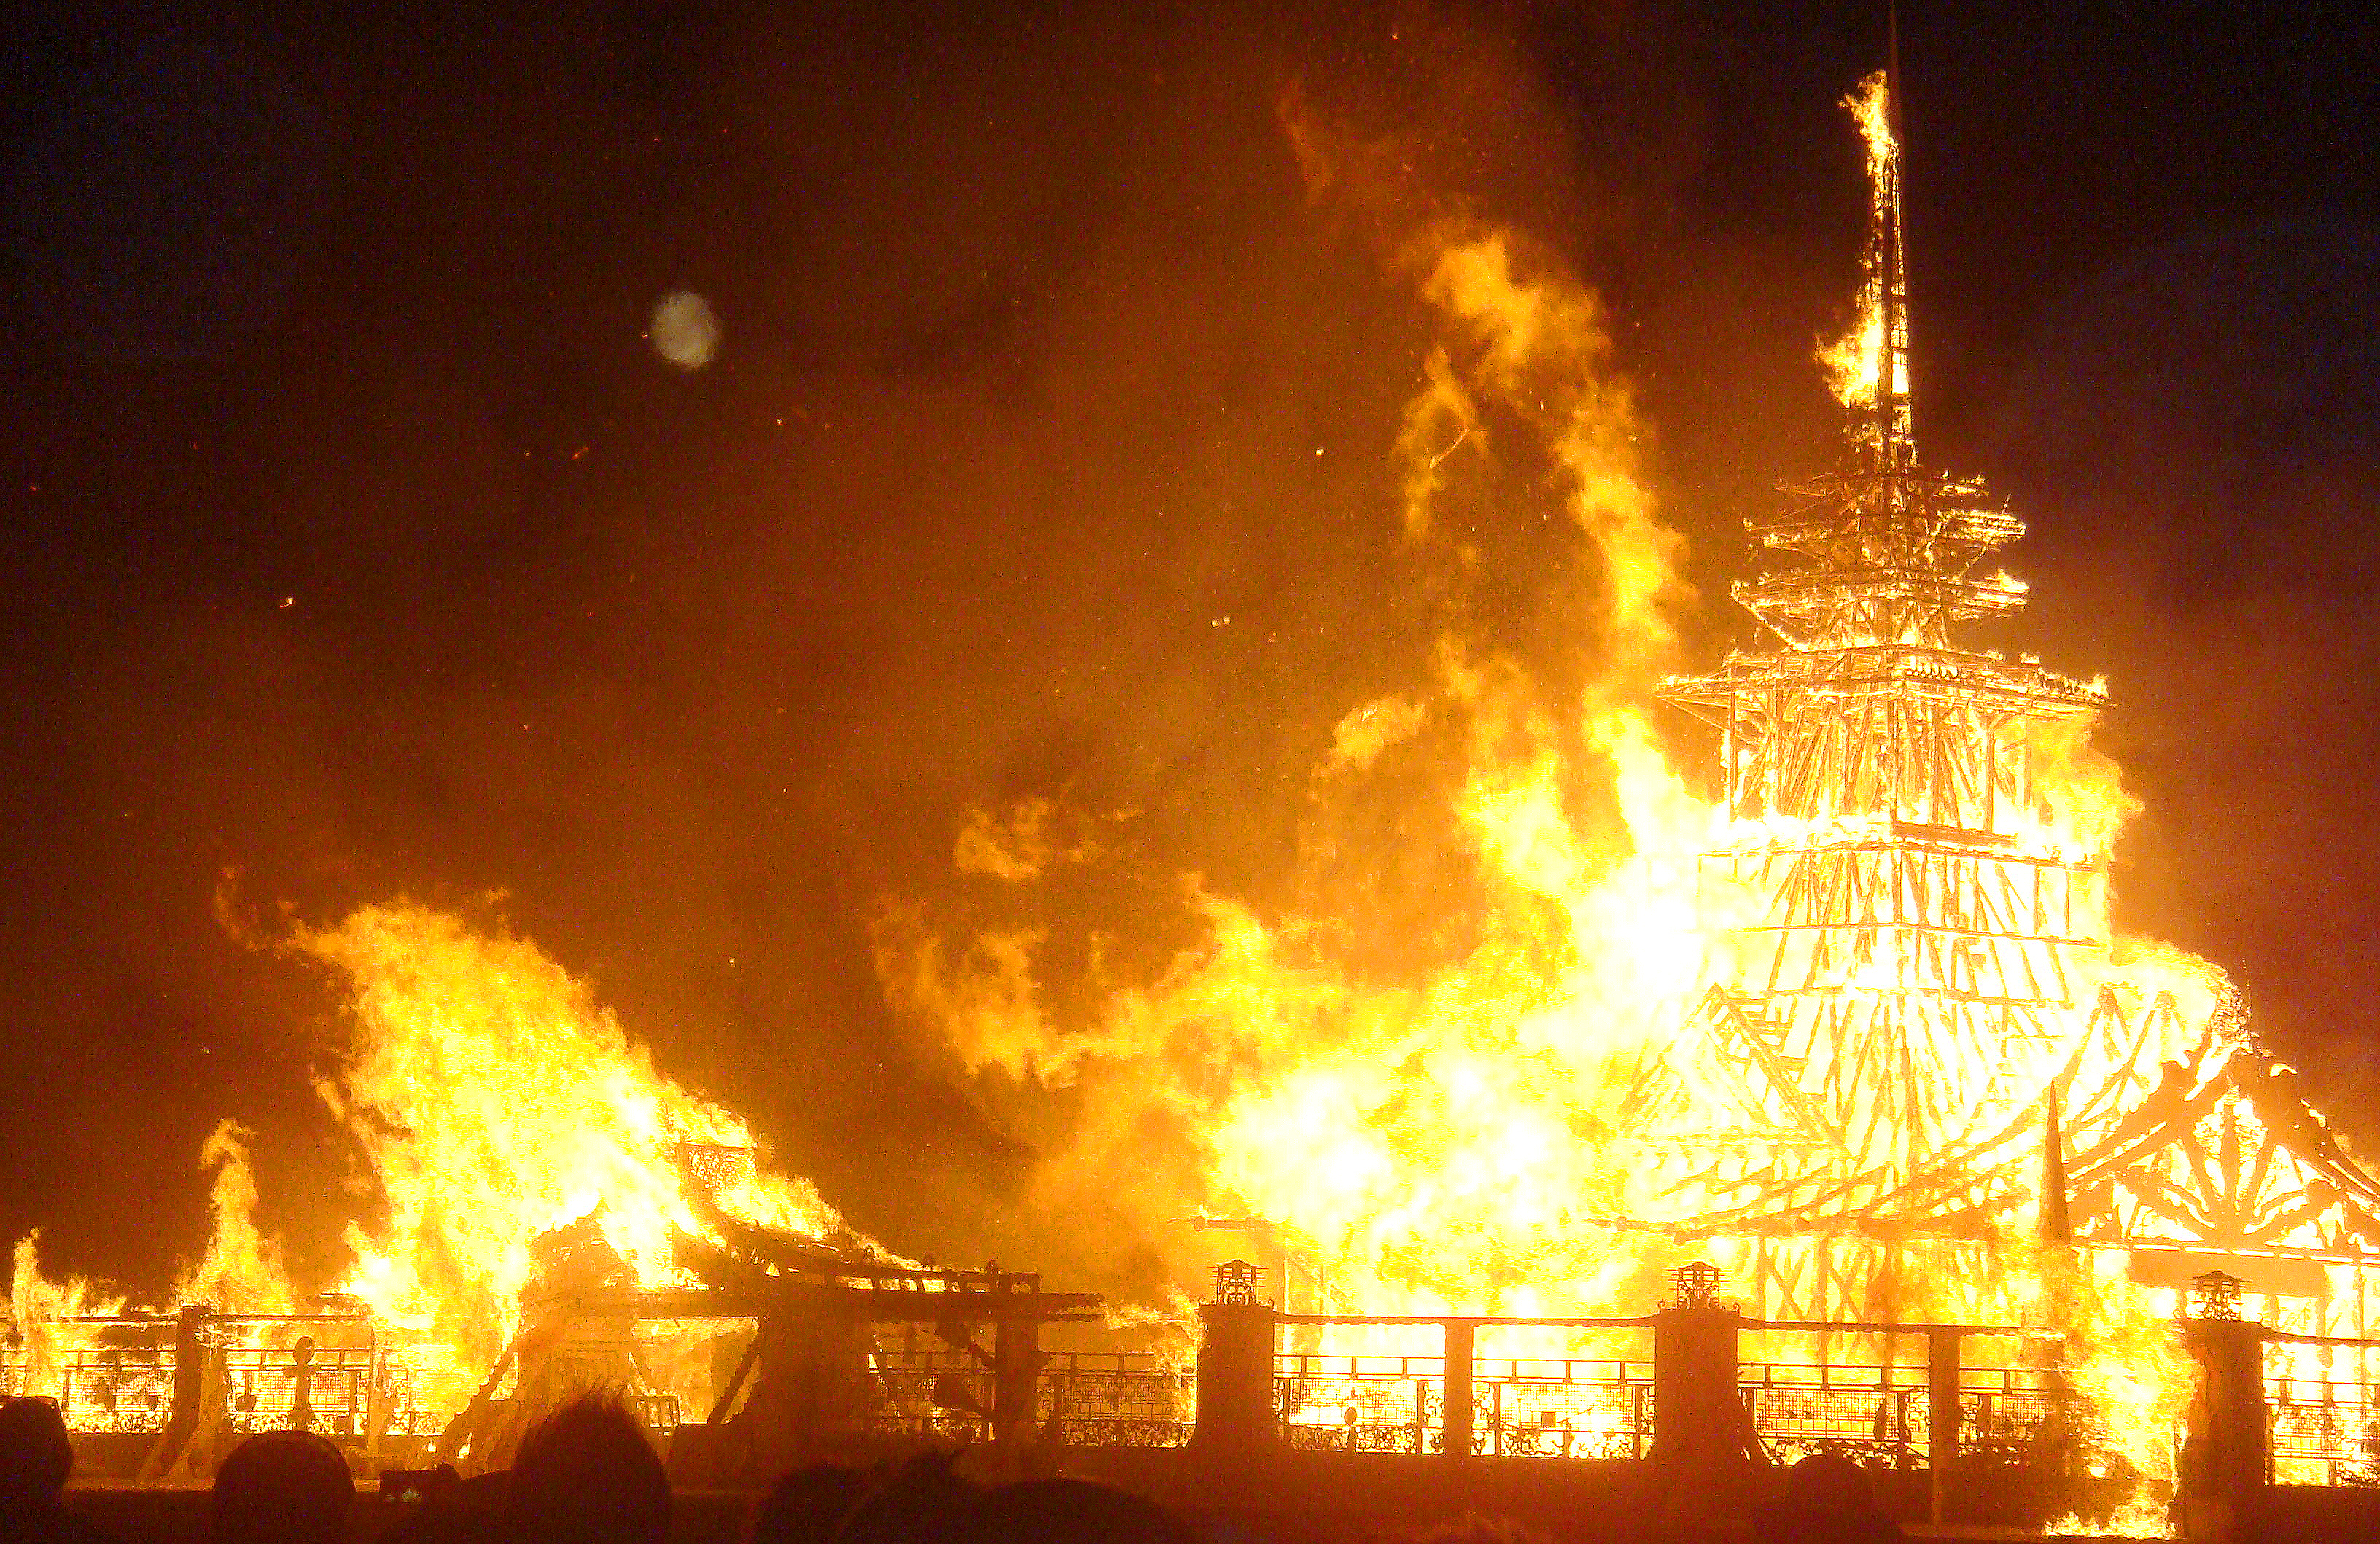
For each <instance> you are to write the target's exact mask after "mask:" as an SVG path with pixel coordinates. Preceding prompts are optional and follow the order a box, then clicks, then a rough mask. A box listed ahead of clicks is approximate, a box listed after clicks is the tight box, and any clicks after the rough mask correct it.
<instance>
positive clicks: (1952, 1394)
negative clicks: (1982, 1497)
mask: <svg viewBox="0 0 2380 1544" xmlns="http://www.w3.org/2000/svg"><path fill="white" fill-rule="evenodd" d="M1960 1351H1961V1345H1960V1335H1959V1332H1958V1331H1956V1330H1946V1329H1932V1330H1928V1331H1926V1332H1925V1468H1926V1479H1927V1482H1928V1483H1927V1487H1926V1489H1927V1490H1928V1492H1929V1494H1930V1495H1931V1497H1932V1500H1931V1502H1929V1504H1928V1508H1927V1515H1928V1517H1929V1518H1930V1519H1931V1520H1932V1522H1933V1524H1934V1526H1937V1527H1939V1526H1942V1524H1943V1523H1945V1522H1947V1521H1948V1520H1949V1510H1950V1505H1949V1502H1950V1470H1951V1467H1952V1466H1954V1465H1956V1464H1957V1463H1958V1462H1959V1419H1960V1414H1961V1412H1960V1408H1959V1360H1960Z"/></svg>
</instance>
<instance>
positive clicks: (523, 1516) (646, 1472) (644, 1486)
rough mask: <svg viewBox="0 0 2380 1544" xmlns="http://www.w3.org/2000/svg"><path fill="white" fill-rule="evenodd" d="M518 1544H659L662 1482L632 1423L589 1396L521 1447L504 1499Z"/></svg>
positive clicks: (666, 1515)
mask: <svg viewBox="0 0 2380 1544" xmlns="http://www.w3.org/2000/svg"><path fill="white" fill-rule="evenodd" d="M504 1504H505V1513H506V1516H507V1520H508V1521H509V1522H510V1524H511V1532H512V1534H513V1537H514V1538H516V1540H518V1544H662V1539H664V1538H667V1537H668V1535H669V1523H670V1489H669V1477H668V1476H666V1475H665V1474H663V1473H662V1461H661V1455H660V1454H657V1453H655V1452H654V1451H653V1444H652V1443H651V1442H650V1441H647V1440H646V1439H645V1429H644V1428H643V1427H641V1426H639V1425H637V1417H634V1416H632V1415H630V1414H628V1412H627V1411H625V1410H624V1409H622V1408H621V1407H620V1405H619V1404H618V1403H617V1402H616V1401H614V1400H610V1399H605V1398H601V1397H600V1396H597V1395H589V1396H588V1397H586V1398H583V1399H578V1400H575V1401H573V1402H572V1403H570V1404H568V1405H564V1406H563V1407H562V1408H561V1409H559V1410H556V1411H555V1412H554V1413H553V1415H551V1416H548V1417H546V1418H545V1421H544V1423H543V1424H542V1425H540V1427H538V1429H536V1430H534V1431H532V1432H530V1433H529V1434H528V1436H527V1437H525V1438H523V1439H522V1440H521V1445H520V1453H519V1454H518V1455H517V1456H516V1457H515V1458H514V1459H513V1478H512V1483H511V1486H510V1489H509V1491H508V1493H507V1495H506V1496H505V1499H504Z"/></svg>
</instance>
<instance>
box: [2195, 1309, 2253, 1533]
mask: <svg viewBox="0 0 2380 1544" xmlns="http://www.w3.org/2000/svg"><path fill="white" fill-rule="evenodd" d="M2241 1285H2244V1284H2243V1283H2241V1282H2240V1280H2239V1278H2238V1277H2236V1276H2230V1275H2226V1274H2225V1273H2222V1272H2220V1271H2210V1272H2208V1273H2206V1274H2204V1275H2203V1276H2200V1277H2198V1278H2197V1279H2196V1280H2194V1281H2192V1283H2191V1290H2192V1297H2195V1298H2196V1302H2195V1303H2194V1304H2193V1305H2192V1307H2193V1309H2194V1311H2193V1313H2192V1316H2191V1317H2189V1318H2186V1319H2184V1320H2183V1321H2182V1339H2183V1341H2184V1343H2185V1344H2186V1345H2188V1346H2189V1347H2190V1353H2191V1356H2192V1358H2193V1359H2194V1360H2195V1361H2196V1362H2197V1363H2198V1369H2197V1377H2196V1379H2195V1382H2196V1385H2197V1386H2196V1388H2195V1389H2194V1390H2193V1391H2192V1398H2191V1402H2190V1427H2189V1435H2188V1437H2186V1438H2185V1439H2184V1440H2183V1442H2182V1454H2181V1532H2182V1537H2183V1538H2187V1539H2192V1540H2217V1541H2228V1540H2233V1539H2238V1538H2244V1537H2246V1536H2247V1535H2248V1534H2249V1532H2250V1531H2251V1530H2252V1529H2253V1527H2254V1526H2255V1523H2256V1514H2257V1512H2258V1511H2259V1509H2260V1506H2261V1503H2262V1502H2263V1501H2264V1497H2265V1479H2266V1475H2267V1473H2268V1466H2269V1464H2270V1462H2271V1448H2272V1428H2271V1425H2270V1417H2269V1415H2268V1413H2267V1411H2266V1409H2265V1327H2264V1326H2263V1325H2262V1324H2258V1323H2255V1322H2253V1321H2247V1320H2242V1319H2241V1318H2240V1287H2241Z"/></svg>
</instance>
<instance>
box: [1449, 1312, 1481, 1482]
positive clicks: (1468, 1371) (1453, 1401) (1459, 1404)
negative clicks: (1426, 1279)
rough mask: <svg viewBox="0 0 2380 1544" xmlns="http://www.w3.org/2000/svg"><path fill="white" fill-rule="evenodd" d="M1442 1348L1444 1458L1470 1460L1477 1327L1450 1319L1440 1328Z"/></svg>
mask: <svg viewBox="0 0 2380 1544" xmlns="http://www.w3.org/2000/svg"><path fill="white" fill-rule="evenodd" d="M1441 1328H1442V1329H1443V1330H1444V1332H1445V1346H1446V1407H1445V1409H1444V1410H1443V1411H1442V1412H1441V1413H1442V1415H1443V1416H1444V1417H1445V1419H1444V1421H1443V1424H1442V1429H1443V1430H1444V1432H1445V1434H1446V1455H1447V1456H1448V1457H1449V1458H1468V1457H1470V1456H1471V1439H1472V1425H1473V1422H1472V1416H1473V1412H1474V1411H1475V1408H1476V1399H1477V1395H1476V1392H1475V1391H1476V1389H1477V1386H1478V1385H1477V1382H1476V1368H1475V1365H1474V1358H1475V1354H1476V1346H1477V1339H1476V1335H1477V1331H1478V1326H1477V1325H1475V1324H1474V1323H1472V1322H1471V1321H1469V1320H1468V1319H1450V1320H1448V1321H1446V1322H1445V1324H1443V1325H1442V1326H1441Z"/></svg>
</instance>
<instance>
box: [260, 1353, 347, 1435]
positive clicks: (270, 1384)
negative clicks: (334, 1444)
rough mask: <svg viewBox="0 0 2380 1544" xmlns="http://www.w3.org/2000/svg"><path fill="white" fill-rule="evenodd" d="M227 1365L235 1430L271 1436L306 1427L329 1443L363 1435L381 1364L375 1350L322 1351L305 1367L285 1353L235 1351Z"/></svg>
mask: <svg viewBox="0 0 2380 1544" xmlns="http://www.w3.org/2000/svg"><path fill="white" fill-rule="evenodd" d="M223 1359H224V1364H223V1375H224V1391H225V1405H227V1407H228V1409H229V1413H230V1416H231V1424H232V1429H234V1430H236V1431H272V1430H278V1429H282V1428H285V1427H293V1426H298V1425H301V1424H302V1425H304V1426H305V1427H306V1428H307V1429H309V1430H312V1431H320V1432H322V1434H323V1435H325V1436H329V1437H355V1436H359V1435H361V1434H362V1432H363V1429H364V1422H365V1418H366V1409H367V1406H368V1405H369V1403H370V1393H371V1381H372V1374H373V1370H374V1368H375V1365H376V1364H377V1361H378V1357H377V1356H376V1354H375V1353H374V1352H373V1351H372V1349H371V1348H370V1347H369V1346H360V1345H358V1346H323V1347H322V1348H320V1349H317V1350H315V1351H314V1352H313V1353H312V1355H311V1356H310V1357H309V1358H308V1359H307V1360H306V1361H304V1362H303V1363H300V1362H298V1361H297V1360H296V1359H294V1358H293V1357H292V1356H291V1355H290V1353H289V1352H288V1351H286V1350H280V1349H271V1348H264V1347H258V1346H237V1345H236V1346H230V1347H227V1348H226V1349H225V1351H224V1353H223ZM301 1393H302V1395H303V1402H302V1408H301V1402H300V1395H301Z"/></svg>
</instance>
